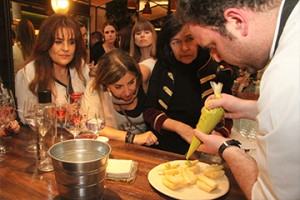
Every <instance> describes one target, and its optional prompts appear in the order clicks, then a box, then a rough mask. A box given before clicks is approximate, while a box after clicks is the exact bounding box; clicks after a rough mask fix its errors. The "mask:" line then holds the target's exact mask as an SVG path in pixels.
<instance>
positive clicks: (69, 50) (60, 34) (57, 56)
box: [48, 28, 76, 67]
mask: <svg viewBox="0 0 300 200" xmlns="http://www.w3.org/2000/svg"><path fill="white" fill-rule="evenodd" d="M75 42H76V41H75V34H74V32H73V30H71V29H67V28H61V29H59V30H57V33H56V36H55V39H54V43H53V45H52V47H51V48H50V49H49V51H48V52H49V55H50V57H51V59H52V61H53V63H54V65H59V66H63V67H66V66H67V64H69V63H70V62H71V61H72V60H73V58H74V52H75V49H76V43H75Z"/></svg>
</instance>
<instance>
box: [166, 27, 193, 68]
mask: <svg viewBox="0 0 300 200" xmlns="http://www.w3.org/2000/svg"><path fill="white" fill-rule="evenodd" d="M170 46H171V49H172V52H173V54H174V56H175V58H176V60H178V61H179V62H182V63H184V64H189V63H191V62H192V61H193V60H195V59H196V57H197V55H198V44H197V42H196V41H195V40H194V38H193V37H192V35H191V33H190V30H189V28H188V27H187V26H183V28H182V29H181V31H180V32H178V33H177V34H176V35H175V36H174V37H172V38H171V40H170Z"/></svg>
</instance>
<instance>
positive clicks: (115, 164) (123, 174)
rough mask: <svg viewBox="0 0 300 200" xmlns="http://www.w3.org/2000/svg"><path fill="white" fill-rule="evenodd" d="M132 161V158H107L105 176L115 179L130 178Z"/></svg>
mask: <svg viewBox="0 0 300 200" xmlns="http://www.w3.org/2000/svg"><path fill="white" fill-rule="evenodd" d="M133 163H134V162H133V161H132V160H120V159H109V160H108V165H107V167H106V176H107V177H108V178H117V179H127V178H130V176H131V173H132V168H133Z"/></svg>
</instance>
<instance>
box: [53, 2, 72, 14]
mask: <svg viewBox="0 0 300 200" xmlns="http://www.w3.org/2000/svg"><path fill="white" fill-rule="evenodd" d="M51 6H52V9H53V11H54V12H55V13H67V12H68V10H69V1H68V0H51Z"/></svg>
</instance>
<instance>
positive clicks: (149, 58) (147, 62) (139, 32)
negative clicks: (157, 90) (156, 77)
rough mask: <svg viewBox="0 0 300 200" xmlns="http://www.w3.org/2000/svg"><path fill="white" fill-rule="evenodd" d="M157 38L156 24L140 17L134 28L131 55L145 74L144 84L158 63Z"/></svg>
mask: <svg viewBox="0 0 300 200" xmlns="http://www.w3.org/2000/svg"><path fill="white" fill-rule="evenodd" d="M156 38H157V34H156V31H155V29H154V26H153V25H152V24H151V23H150V22H149V21H147V20H144V19H139V20H138V21H137V22H136V23H135V24H134V26H133V28H132V33H131V40H130V55H131V56H132V57H133V58H134V59H135V60H136V61H137V62H138V63H139V65H140V68H141V71H142V74H143V86H144V89H145V91H147V89H148V82H149V78H150V76H151V73H152V70H153V68H154V65H155V63H156Z"/></svg>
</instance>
